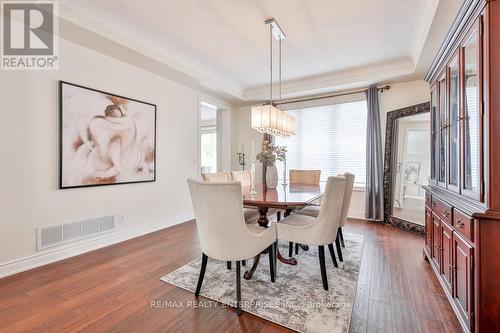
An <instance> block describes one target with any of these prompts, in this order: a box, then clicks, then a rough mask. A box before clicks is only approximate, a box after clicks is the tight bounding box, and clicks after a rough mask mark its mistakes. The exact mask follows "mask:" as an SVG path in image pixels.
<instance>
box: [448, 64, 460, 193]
mask: <svg viewBox="0 0 500 333" xmlns="http://www.w3.org/2000/svg"><path fill="white" fill-rule="evenodd" d="M458 65H459V62H458V57H457V58H455V60H454V61H453V62H452V63H451V65H450V66H449V80H450V93H449V96H450V97H449V98H450V99H449V103H448V105H449V110H450V115H449V117H450V118H449V119H450V121H449V124H448V125H449V135H450V151H449V154H450V159H449V163H450V170H449V176H448V187H449V188H451V189H455V190H457V191H458V180H459V166H460V164H459V157H460V143H459V131H458V129H459V125H460V124H459V117H460V108H459V91H460V87H459V81H458V80H459V67H458Z"/></svg>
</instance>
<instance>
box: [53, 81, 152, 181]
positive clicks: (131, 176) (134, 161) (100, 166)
mask: <svg viewBox="0 0 500 333" xmlns="http://www.w3.org/2000/svg"><path fill="white" fill-rule="evenodd" d="M59 107H60V115H59V117H60V138H59V145H60V150H59V152H60V168H59V169H60V170H59V188H60V189H66V188H75V187H87V186H102V185H116V184H130V183H140V182H153V181H155V180H156V105H154V104H151V103H146V102H142V101H138V100H135V99H131V98H127V97H123V96H118V95H114V94H111V93H107V92H104V91H99V90H95V89H91V88H87V87H83V86H80V85H76V84H72V83H68V82H64V81H59Z"/></svg>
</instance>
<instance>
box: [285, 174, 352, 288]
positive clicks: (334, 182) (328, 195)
mask: <svg viewBox="0 0 500 333" xmlns="http://www.w3.org/2000/svg"><path fill="white" fill-rule="evenodd" d="M345 186H346V179H345V178H344V177H328V180H327V183H326V188H325V194H324V197H323V201H322V203H321V209H320V211H319V214H318V216H317V217H312V216H307V215H301V214H292V215H289V216H287V217H285V218H284V219H283V220H281V222H280V223H278V225H277V228H278V239H279V240H284V241H289V242H294V243H299V244H308V245H317V246H318V252H319V264H320V271H321V279H322V281H323V288H324V289H325V290H328V280H327V276H326V264H325V246H328V249H329V250H330V256H331V257H332V260H333V262H334V264H335V263H336V259H335V254H334V253H333V242H334V241H335V239H336V237H337V231H338V228H339V225H340V218H341V215H342V202H343V200H344V191H345Z"/></svg>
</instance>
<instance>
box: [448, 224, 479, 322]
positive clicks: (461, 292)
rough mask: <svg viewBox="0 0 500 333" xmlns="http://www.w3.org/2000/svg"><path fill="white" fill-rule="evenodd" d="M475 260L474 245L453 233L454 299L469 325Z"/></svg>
mask: <svg viewBox="0 0 500 333" xmlns="http://www.w3.org/2000/svg"><path fill="white" fill-rule="evenodd" d="M473 262H474V256H473V248H472V246H471V245H469V243H467V242H466V241H465V240H464V239H463V238H462V237H460V236H459V235H458V234H457V233H453V265H452V268H453V270H454V275H453V278H454V283H453V301H454V302H455V304H456V305H457V308H458V310H459V314H460V316H461V317H462V319H463V320H464V321H465V322H466V323H467V325H468V326H469V327H470V323H471V317H472V313H473V312H472V302H473V293H472V291H473V288H474V287H473V272H474V268H473Z"/></svg>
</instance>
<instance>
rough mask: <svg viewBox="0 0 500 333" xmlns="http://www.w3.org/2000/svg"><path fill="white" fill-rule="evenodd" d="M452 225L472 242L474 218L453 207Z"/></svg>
mask: <svg viewBox="0 0 500 333" xmlns="http://www.w3.org/2000/svg"><path fill="white" fill-rule="evenodd" d="M453 226H454V227H455V230H456V231H457V232H458V233H459V234H461V235H462V236H464V237H465V238H466V239H467V240H469V241H471V242H474V219H472V218H471V217H470V216H467V215H465V214H464V213H462V212H461V211H459V210H457V209H455V210H454V211H453Z"/></svg>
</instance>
